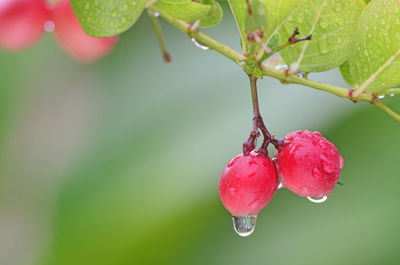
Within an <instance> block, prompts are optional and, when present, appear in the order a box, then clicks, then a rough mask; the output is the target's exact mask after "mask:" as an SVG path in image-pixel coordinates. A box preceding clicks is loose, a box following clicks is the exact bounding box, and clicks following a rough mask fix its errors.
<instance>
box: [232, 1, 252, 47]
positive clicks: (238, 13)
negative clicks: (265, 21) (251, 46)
mask: <svg viewBox="0 0 400 265" xmlns="http://www.w3.org/2000/svg"><path fill="white" fill-rule="evenodd" d="M228 4H229V6H230V8H231V11H232V14H233V17H234V18H235V21H236V25H237V27H238V30H239V33H240V39H241V45H242V50H243V53H246V51H247V48H246V47H247V33H246V18H247V16H248V14H247V6H246V2H245V1H244V0H228Z"/></svg>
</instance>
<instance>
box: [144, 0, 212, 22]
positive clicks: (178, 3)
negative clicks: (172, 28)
mask: <svg viewBox="0 0 400 265" xmlns="http://www.w3.org/2000/svg"><path fill="white" fill-rule="evenodd" d="M152 7H154V8H155V9H156V10H159V9H161V10H163V11H164V12H165V13H167V14H168V15H170V16H172V17H174V18H176V19H180V20H183V21H185V22H193V21H196V20H198V19H201V18H204V17H206V16H207V15H208V14H209V12H210V9H211V5H205V4H202V3H197V2H193V1H191V0H159V1H157V2H156V3H155V4H153V5H152Z"/></svg>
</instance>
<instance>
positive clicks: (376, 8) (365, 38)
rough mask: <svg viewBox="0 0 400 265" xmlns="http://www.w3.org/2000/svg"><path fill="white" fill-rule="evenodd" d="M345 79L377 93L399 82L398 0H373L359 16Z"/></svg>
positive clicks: (345, 68) (360, 88)
mask: <svg viewBox="0 0 400 265" xmlns="http://www.w3.org/2000/svg"><path fill="white" fill-rule="evenodd" d="M341 72H342V75H343V77H344V78H345V80H346V81H347V82H348V83H349V84H350V85H352V86H353V87H355V89H358V90H359V91H368V92H372V93H378V92H381V91H383V90H385V89H388V88H392V87H395V86H397V85H398V84H399V83H400V74H399V72H400V2H399V1H398V0H374V1H372V2H371V3H370V4H369V5H368V6H367V7H366V9H365V11H364V12H363V14H362V15H361V17H360V20H359V23H358V26H357V30H356V31H355V35H354V49H353V53H352V54H351V56H350V57H349V59H348V66H343V67H341Z"/></svg>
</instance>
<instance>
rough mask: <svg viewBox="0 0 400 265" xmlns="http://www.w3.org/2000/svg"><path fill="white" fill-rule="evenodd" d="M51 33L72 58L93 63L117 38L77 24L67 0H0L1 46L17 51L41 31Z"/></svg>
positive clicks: (41, 32)
mask: <svg viewBox="0 0 400 265" xmlns="http://www.w3.org/2000/svg"><path fill="white" fill-rule="evenodd" d="M45 31H47V32H53V31H54V36H55V38H56V40H57V42H58V43H59V44H60V46H61V47H62V49H63V50H65V51H66V52H67V53H68V54H69V55H71V56H72V57H73V58H75V59H77V60H79V61H81V62H93V61H96V60H98V59H100V58H102V57H103V56H105V55H107V54H108V53H109V52H110V51H111V50H112V49H113V48H114V46H115V44H116V42H117V40H118V37H109V38H95V37H92V36H89V35H87V34H86V33H85V32H84V31H83V29H82V27H81V25H80V24H79V22H78V20H77V18H76V17H75V14H74V12H73V10H72V7H71V5H70V2H69V0H60V1H59V2H57V3H51V2H47V0H2V1H0V47H1V48H3V49H6V50H9V51H19V50H22V49H25V48H28V47H30V46H32V45H33V44H35V43H36V42H37V41H38V40H39V39H40V37H41V36H42V35H43V33H44V32H45Z"/></svg>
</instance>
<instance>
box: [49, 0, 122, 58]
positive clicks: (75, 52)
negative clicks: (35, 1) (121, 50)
mask: <svg viewBox="0 0 400 265" xmlns="http://www.w3.org/2000/svg"><path fill="white" fill-rule="evenodd" d="M50 9H51V19H52V21H53V22H54V24H55V31H54V33H55V36H56V39H57V41H58V43H59V44H60V46H61V47H62V48H63V49H64V50H65V51H66V52H67V53H69V54H70V55H71V56H72V57H73V58H75V59H77V60H78V61H81V62H85V63H90V62H94V61H96V60H99V59H100V58H102V57H104V56H106V55H107V54H109V53H110V52H111V51H112V50H113V49H114V46H115V44H116V42H117V40H118V37H108V38H95V37H92V36H89V35H88V34H86V33H85V32H84V31H83V29H82V27H81V25H80V24H79V22H78V19H77V18H76V16H75V13H74V11H73V9H72V7H71V4H70V2H69V0H61V1H60V2H58V3H56V4H52V5H51V7H50Z"/></svg>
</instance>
